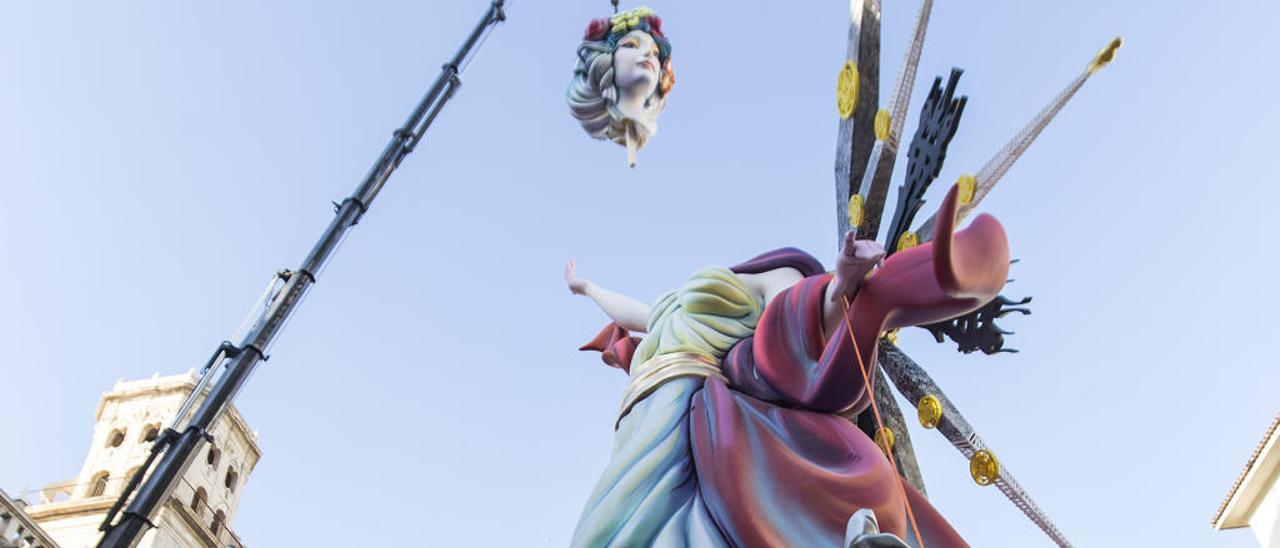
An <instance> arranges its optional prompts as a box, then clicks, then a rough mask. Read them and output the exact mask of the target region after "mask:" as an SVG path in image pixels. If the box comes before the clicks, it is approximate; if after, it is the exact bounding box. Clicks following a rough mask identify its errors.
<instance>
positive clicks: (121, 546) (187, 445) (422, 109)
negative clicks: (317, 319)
mask: <svg viewBox="0 0 1280 548" xmlns="http://www.w3.org/2000/svg"><path fill="white" fill-rule="evenodd" d="M504 3H505V1H504V0H492V2H491V3H490V4H489V7H488V9H486V10H485V14H484V17H483V18H481V19H480V21H479V22H478V23H477V24H476V25H475V27H474V28H473V29H472V30H471V32H470V34H468V35H467V38H466V40H465V41H464V42H463V44H462V47H461V48H459V49H458V52H457V53H456V54H455V55H454V56H453V58H452V59H450V60H449V62H447V63H445V65H444V66H443V67H442V68H441V70H440V75H439V76H438V77H437V78H436V80H435V82H434V83H433V84H432V85H431V88H430V89H429V90H428V91H427V93H426V95H425V96H423V98H422V100H421V101H420V102H419V103H418V105H417V107H415V108H414V109H413V112H412V113H411V114H410V115H409V118H408V120H406V121H405V123H404V125H403V126H401V127H400V128H399V129H397V130H396V131H395V133H394V135H393V136H392V138H391V142H390V143H388V144H387V147H386V149H385V150H383V152H382V156H380V157H379V158H378V160H377V162H376V163H374V165H373V168H372V169H371V170H370V171H369V174H368V175H367V176H365V178H364V180H363V181H362V182H361V183H360V185H359V186H358V187H356V191H355V193H353V194H352V195H351V196H350V197H348V198H347V199H345V200H343V201H342V203H341V204H335V209H336V211H335V215H334V218H333V221H331V222H330V223H329V226H328V227H327V228H326V229H325V231H324V234H323V235H321V236H320V239H319V241H317V242H316V244H315V246H314V247H313V248H311V252H310V253H308V254H307V257H306V259H305V260H303V261H302V265H301V266H299V267H298V268H297V269H296V270H293V271H283V272H280V273H278V274H277V276H276V278H275V279H273V285H272V286H268V291H267V293H266V294H265V295H264V296H265V297H267V298H266V299H265V300H264V301H263V302H262V304H263V306H261V307H256V308H255V309H254V311H256V312H257V313H258V315H257V317H256V319H255V320H254V321H253V322H252V323H251V324H249V327H248V330H247V332H246V333H245V334H244V336H243V338H242V339H241V341H240V343H239V344H238V345H234V344H232V343H230V342H227V341H224V342H222V343H221V344H220V345H219V346H218V348H217V349H216V350H215V351H214V354H213V356H212V357H211V358H210V359H209V361H208V362H207V363H206V364H205V365H204V367H203V368H202V370H201V377H200V381H199V382H198V383H197V384H196V387H195V389H193V390H192V392H191V395H190V396H188V398H187V401H186V402H185V403H184V404H183V406H182V409H181V410H180V411H179V412H178V415H177V416H176V417H175V418H174V422H173V425H172V426H171V427H170V428H168V429H166V430H165V432H164V434H163V435H162V436H161V437H160V438H158V439H157V440H156V441H155V444H154V445H153V446H152V449H151V454H150V455H149V456H148V457H147V460H146V462H145V463H144V464H143V465H142V467H141V468H139V469H138V471H137V472H135V473H134V475H133V477H132V478H130V480H129V484H128V485H127V486H126V487H125V489H124V492H123V493H121V494H120V498H119V499H118V500H117V501H116V503H115V506H113V507H112V508H111V511H110V512H108V513H107V517H106V519H105V520H104V521H103V523H102V526H101V527H100V530H102V531H104V534H103V536H102V540H100V541H99V542H98V547H99V548H132V547H133V546H135V545H137V543H138V541H139V540H141V539H142V535H143V534H145V533H146V532H147V530H148V529H150V528H151V527H154V524H152V523H151V521H150V520H151V517H152V516H153V514H154V513H155V511H156V508H157V507H158V506H159V505H160V503H161V502H162V501H163V500H164V499H165V497H166V496H168V494H169V493H170V492H171V491H172V490H173V488H174V487H175V486H176V485H177V483H178V481H179V479H180V478H181V477H182V475H183V473H184V472H185V471H186V469H187V466H188V465H190V463H191V460H192V458H193V457H194V456H195V454H196V452H197V450H198V449H199V448H200V447H201V445H202V444H203V443H204V442H205V441H207V440H209V439H210V436H209V432H210V430H211V429H212V427H213V425H214V423H215V422H216V421H217V420H218V418H219V417H221V416H222V413H223V412H224V411H226V409H227V407H228V406H230V405H231V402H232V400H234V399H235V397H236V394H237V393H238V392H239V391H240V388H242V387H243V386H244V384H245V382H246V381H247V380H248V378H249V376H250V374H252V373H253V370H254V369H255V368H257V365H258V362H260V361H262V360H265V359H267V354H266V351H267V349H268V348H270V346H271V343H272V341H273V340H274V339H275V337H276V336H277V335H278V334H279V333H280V330H281V328H282V326H283V325H284V323H285V321H286V320H287V319H288V318H289V315H290V314H291V313H292V312H293V311H294V309H295V308H296V307H297V306H298V304H299V303H300V302H301V300H302V297H303V295H305V294H306V292H307V289H308V288H310V287H311V285H312V284H314V283H315V281H316V274H317V273H318V272H319V271H320V269H321V267H323V265H324V264H325V262H326V261H327V260H328V259H329V258H330V256H331V255H332V254H333V252H334V250H335V249H336V248H337V245H338V243H339V242H341V241H342V238H343V236H344V235H345V234H346V233H347V231H349V230H350V229H351V228H352V227H354V226H355V225H356V223H358V222H360V218H361V217H362V216H364V214H365V213H367V212H368V211H369V206H370V205H371V204H372V203H373V199H374V198H375V197H377V195H378V192H379V191H380V190H382V187H383V185H385V184H386V182H387V179H388V178H390V177H391V173H392V172H394V171H395V169H396V167H398V166H399V165H400V162H401V161H402V160H404V158H405V156H408V155H409V153H410V152H413V149H414V147H415V146H417V144H418V143H419V142H420V141H421V140H422V137H423V135H425V134H426V132H427V129H428V128H429V127H430V126H431V123H432V122H433V121H434V120H435V118H436V116H437V115H438V114H440V110H441V109H442V108H444V105H445V103H447V102H448V101H449V99H450V98H451V97H452V96H453V94H454V92H456V91H457V89H458V86H460V85H461V84H462V81H461V80H460V79H459V78H458V76H459V74H460V73H461V71H462V68H463V67H465V64H466V62H467V61H468V60H469V58H470V56H471V54H472V50H474V49H475V48H476V47H477V46H478V44H479V43H480V41H481V39H482V38H483V37H484V36H485V35H486V34H487V33H488V31H490V30H492V29H493V28H494V27H495V26H496V25H497V24H498V23H499V22H501V21H504V20H506V14H505V12H504V11H503V6H504ZM281 284H282V285H281ZM273 288H274V289H275V290H274V291H273ZM253 313H254V312H251V314H253ZM228 360H229V361H228ZM224 365H225V370H224V371H223V373H222V374H221V375H219V376H218V378H217V381H216V383H213V387H212V388H211V389H209V390H208V394H207V396H206V395H205V394H204V391H205V387H206V386H208V385H209V383H210V382H211V380H212V378H213V376H214V375H215V374H216V373H217V372H218V371H219V370H222V369H223V367H222V366H224ZM202 398H203V400H202ZM197 402H199V408H197V409H196V412H195V414H193V415H192V416H191V420H190V421H187V422H186V424H185V427H183V424H182V422H183V420H184V419H185V417H186V414H187V412H188V411H189V410H190V409H191V408H192V407H194V406H195V405H196V404H197ZM153 464H154V468H155V469H154V471H151V472H150V474H148V471H150V470H151V469H152V465H153ZM143 478H145V481H143ZM135 491H136V496H134V493H135ZM131 497H132V500H130V498H131ZM126 504H128V506H127V507H125V505H126ZM121 508H124V512H123V514H121V513H120V510H121ZM117 514H120V516H121V517H120V520H119V521H118V522H116V523H112V522H113V521H115V517H116V515H117Z"/></svg>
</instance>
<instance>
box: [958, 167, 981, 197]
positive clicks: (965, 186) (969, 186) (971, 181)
mask: <svg viewBox="0 0 1280 548" xmlns="http://www.w3.org/2000/svg"><path fill="white" fill-rule="evenodd" d="M956 185H957V186H959V187H960V196H959V198H960V205H969V204H971V203H973V199H974V198H975V197H977V195H978V178H977V177H974V176H973V175H970V174H968V173H966V174H964V175H961V176H960V179H959V180H957V181H956Z"/></svg>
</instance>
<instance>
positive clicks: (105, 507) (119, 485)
mask: <svg viewBox="0 0 1280 548" xmlns="http://www.w3.org/2000/svg"><path fill="white" fill-rule="evenodd" d="M195 384H196V378H195V376H194V375H192V374H191V373H187V374H184V375H175V376H170V377H158V376H156V377H152V378H150V379H147V380H141V381H127V382H126V381H121V382H118V383H116V385H115V387H114V388H112V390H111V391H110V392H108V393H106V394H104V395H103V396H102V400H101V401H100V402H99V404H98V410H97V414H96V416H95V424H94V429H93V439H92V442H91V445H90V447H89V453H88V455H87V456H86V457H85V461H84V465H83V466H82V467H81V469H80V473H79V475H77V476H76V477H75V478H73V479H70V480H67V481H64V482H59V483H54V484H50V485H48V486H46V487H45V488H44V489H43V490H42V491H41V495H40V499H41V500H40V504H37V505H33V506H31V507H29V508H27V509H26V510H27V514H28V515H30V516H31V518H32V519H33V520H34V521H35V522H36V523H38V524H39V525H40V526H41V527H42V528H43V529H44V531H45V532H47V533H48V534H49V536H51V537H53V539H54V540H55V541H57V543H58V544H59V545H61V546H63V547H64V548H81V547H89V546H94V545H95V544H96V543H97V541H98V539H99V538H100V537H101V534H102V533H101V532H100V531H99V530H98V526H99V525H101V523H102V520H103V518H104V517H105V516H106V513H107V512H108V511H109V510H110V508H111V506H112V504H114V503H115V501H116V498H118V497H119V495H120V493H121V492H122V491H123V489H124V488H125V486H126V485H127V484H128V482H129V478H130V477H132V476H133V474H134V473H135V472H136V471H137V469H138V468H139V467H140V466H141V465H142V463H143V461H145V460H146V458H147V455H148V454H150V450H151V444H152V443H153V441H154V440H155V439H156V437H158V436H159V435H160V433H161V432H163V431H164V429H165V428H167V427H169V426H170V424H171V423H172V422H173V417H174V416H175V415H176V414H177V413H178V411H179V409H180V408H181V406H182V402H183V400H184V399H185V398H186V396H187V394H189V393H190V392H191V390H192V389H194V388H195ZM212 435H213V443H211V444H205V445H204V446H203V447H202V448H201V449H200V450H199V452H198V453H197V455H196V457H195V458H194V459H193V460H192V462H191V465H190V466H189V467H188V468H187V471H186V473H184V474H183V477H182V480H181V481H180V482H179V483H178V485H177V486H176V487H175V488H174V489H173V491H172V492H171V493H170V495H169V497H168V499H167V500H166V501H165V503H164V504H163V505H162V507H161V509H160V510H159V511H158V512H157V514H156V516H154V517H153V518H152V522H154V523H155V524H156V526H157V527H156V528H155V529H153V530H151V531H149V532H148V533H147V534H146V536H145V537H143V540H142V542H140V543H139V544H138V546H139V547H140V548H149V547H156V548H170V547H180V548H185V547H197V546H207V547H226V546H234V547H239V546H242V544H241V543H240V539H239V538H238V537H236V535H235V533H234V532H232V529H231V525H232V523H234V521H235V515H236V510H237V508H238V507H239V502H240V495H241V493H242V492H243V488H244V484H245V482H246V481H247V480H248V478H249V474H250V473H252V472H253V468H254V466H256V465H257V463H258V459H259V458H260V457H261V456H262V450H261V449H259V448H258V444H257V442H256V441H255V439H256V437H257V436H256V434H255V433H253V432H252V431H251V430H250V429H249V426H248V424H246V423H245V421H244V418H242V417H241V416H240V413H239V412H238V411H237V410H236V409H235V407H234V406H233V407H231V408H229V409H228V410H227V412H226V413H225V414H224V415H223V416H222V418H221V419H220V420H219V421H218V422H217V424H216V425H215V426H214V428H213V432H212Z"/></svg>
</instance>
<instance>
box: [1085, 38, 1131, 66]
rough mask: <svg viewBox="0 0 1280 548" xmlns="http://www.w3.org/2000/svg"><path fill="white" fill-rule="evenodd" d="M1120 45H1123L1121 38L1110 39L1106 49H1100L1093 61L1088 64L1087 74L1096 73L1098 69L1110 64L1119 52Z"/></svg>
mask: <svg viewBox="0 0 1280 548" xmlns="http://www.w3.org/2000/svg"><path fill="white" fill-rule="evenodd" d="M1122 45H1124V40H1123V39H1122V38H1120V37H1119V36H1117V37H1115V38H1112V39H1111V42H1110V43H1108V44H1107V47H1105V48H1102V51H1100V52H1098V55H1097V57H1094V58H1093V61H1092V62H1090V63H1089V72H1097V71H1098V69H1100V68H1102V67H1105V66H1107V63H1110V62H1111V61H1112V60H1113V59H1115V58H1116V51H1117V50H1119V49H1120V46H1122Z"/></svg>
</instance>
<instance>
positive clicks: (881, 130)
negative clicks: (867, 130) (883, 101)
mask: <svg viewBox="0 0 1280 548" xmlns="http://www.w3.org/2000/svg"><path fill="white" fill-rule="evenodd" d="M892 121H893V117H892V116H890V115H889V111H887V110H885V109H880V111H879V112H877V113H876V123H875V128H876V140H878V141H888V140H889V126H890V122H892Z"/></svg>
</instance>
